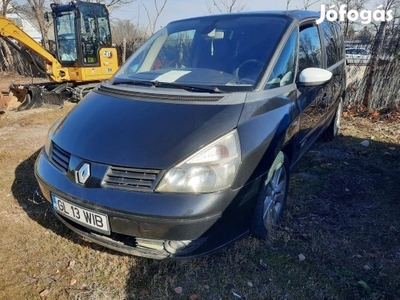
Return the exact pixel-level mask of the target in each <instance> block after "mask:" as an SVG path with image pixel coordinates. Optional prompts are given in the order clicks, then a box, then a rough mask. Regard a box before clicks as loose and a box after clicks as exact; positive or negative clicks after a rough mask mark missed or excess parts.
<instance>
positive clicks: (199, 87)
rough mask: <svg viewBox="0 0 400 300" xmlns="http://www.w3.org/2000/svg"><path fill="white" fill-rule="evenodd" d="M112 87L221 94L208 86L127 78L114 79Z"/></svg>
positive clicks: (213, 87)
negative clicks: (134, 86)
mask: <svg viewBox="0 0 400 300" xmlns="http://www.w3.org/2000/svg"><path fill="white" fill-rule="evenodd" d="M112 84H113V85H118V84H130V85H141V86H149V87H155V88H176V89H183V90H186V91H190V92H207V93H223V91H221V90H220V89H219V88H218V87H216V86H208V85H192V84H183V83H176V82H161V81H157V80H151V81H150V80H135V79H128V78H126V79H125V78H115V79H114V81H113V82H112Z"/></svg>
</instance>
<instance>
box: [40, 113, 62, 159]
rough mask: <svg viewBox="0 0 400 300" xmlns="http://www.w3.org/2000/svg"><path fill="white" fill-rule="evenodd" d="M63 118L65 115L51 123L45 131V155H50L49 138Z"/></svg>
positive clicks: (50, 138)
mask: <svg viewBox="0 0 400 300" xmlns="http://www.w3.org/2000/svg"><path fill="white" fill-rule="evenodd" d="M64 119H65V117H62V118H60V119H59V120H58V121H56V122H55V123H54V124H53V125H51V127H50V129H49V131H48V132H47V138H46V143H45V144H44V151H45V152H46V154H47V156H49V155H50V147H51V140H52V138H53V135H54V133H55V131H56V129H57V128H58V126H59V125H60V123H61V122H62V121H63V120H64Z"/></svg>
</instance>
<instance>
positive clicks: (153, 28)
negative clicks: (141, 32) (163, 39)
mask: <svg viewBox="0 0 400 300" xmlns="http://www.w3.org/2000/svg"><path fill="white" fill-rule="evenodd" d="M167 2H168V0H162V1H161V4H159V3H158V0H153V3H154V9H155V15H154V17H151V16H150V12H149V9H148V8H147V6H146V5H145V4H144V3H143V2H142V5H143V7H144V9H145V10H146V14H147V19H148V20H149V26H150V32H151V34H153V33H154V32H155V31H156V26H157V21H158V18H159V17H160V15H161V13H162V12H163V10H164V8H165V5H167Z"/></svg>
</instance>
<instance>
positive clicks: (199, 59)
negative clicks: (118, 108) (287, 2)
mask: <svg viewBox="0 0 400 300" xmlns="http://www.w3.org/2000/svg"><path fill="white" fill-rule="evenodd" d="M289 23H290V19H289V18H288V17H286V16H276V15H268V14H236V15H235V14H230V15H222V16H209V17H202V18H196V19H189V20H183V21H176V22H173V23H170V24H169V25H167V26H166V27H165V28H163V29H161V30H160V31H159V32H158V33H156V34H155V35H154V36H153V37H152V38H150V39H149V40H148V41H147V42H146V43H145V44H144V45H143V46H142V47H141V48H140V49H139V50H138V51H137V52H136V53H135V54H134V55H132V56H131V57H130V59H129V60H128V61H127V62H126V63H125V64H124V65H123V66H122V67H121V68H120V70H119V71H118V73H117V74H116V75H115V76H114V79H113V83H114V84H123V83H125V84H128V83H131V84H135V83H137V84H139V83H140V84H143V83H145V82H152V83H156V86H160V87H162V86H163V83H164V84H168V86H174V87H176V86H179V85H186V86H197V87H199V86H208V87H212V88H214V90H215V88H218V90H221V91H232V90H241V88H247V89H248V88H249V87H253V86H254V85H255V84H256V83H257V81H258V80H259V78H260V76H261V74H262V72H263V70H265V68H266V66H267V64H268V62H269V60H270V59H271V56H272V54H273V52H274V50H275V49H276V47H277V45H278V43H279V41H280V39H281V38H282V36H283V34H284V33H285V31H286V29H287V27H288V26H289ZM164 86H165V85H164Z"/></svg>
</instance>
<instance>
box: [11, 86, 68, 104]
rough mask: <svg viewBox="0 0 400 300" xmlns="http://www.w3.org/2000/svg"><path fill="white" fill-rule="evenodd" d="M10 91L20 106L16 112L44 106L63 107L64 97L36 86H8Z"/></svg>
mask: <svg viewBox="0 0 400 300" xmlns="http://www.w3.org/2000/svg"><path fill="white" fill-rule="evenodd" d="M10 91H11V92H12V93H13V94H14V95H15V97H16V98H17V100H18V102H21V105H20V106H19V107H18V108H17V110H18V111H21V110H27V109H32V108H37V107H41V106H43V105H44V104H49V105H56V106H63V105H64V101H65V100H66V97H62V94H61V93H57V92H56V91H49V90H47V89H46V88H45V87H41V86H38V85H29V86H28V85H15V84H12V85H10Z"/></svg>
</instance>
